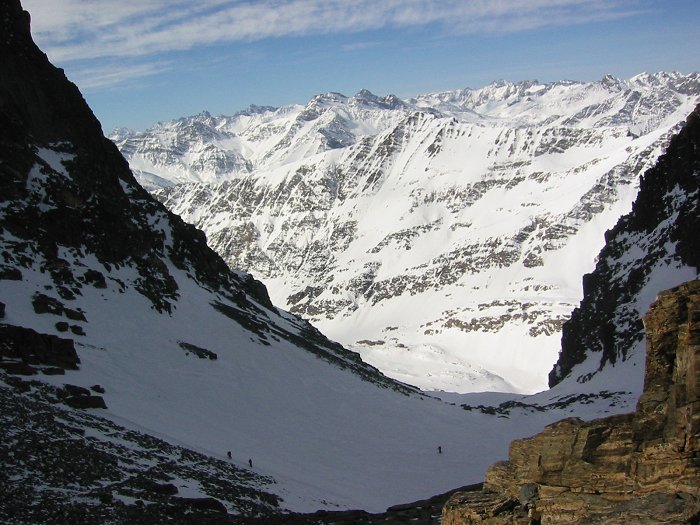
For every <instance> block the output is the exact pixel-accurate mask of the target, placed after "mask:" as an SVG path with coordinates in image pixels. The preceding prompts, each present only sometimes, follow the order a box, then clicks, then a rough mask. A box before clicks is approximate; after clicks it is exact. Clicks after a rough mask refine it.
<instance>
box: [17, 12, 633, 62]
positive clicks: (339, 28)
mask: <svg viewBox="0 0 700 525" xmlns="http://www.w3.org/2000/svg"><path fill="white" fill-rule="evenodd" d="M23 3H24V6H25V8H26V9H28V10H29V11H30V12H31V13H32V15H33V18H32V19H33V23H32V28H33V33H34V36H35V38H36V39H37V40H38V41H39V43H40V45H41V46H42V48H43V49H44V50H45V51H47V53H48V54H49V56H50V57H51V58H52V59H53V60H55V61H58V62H62V63H65V62H70V61H76V60H85V59H92V58H103V57H137V56H144V57H145V56H151V55H157V54H159V53H164V52H170V51H183V50H189V49H193V48H196V47H199V46H206V45H212V44H220V43H226V42H236V41H253V40H261V39H266V38H278V37H285V36H304V35H326V34H337V33H344V34H349V33H357V32H362V31H367V30H374V29H381V28H406V27H421V26H425V25H428V24H437V25H439V26H441V27H442V28H443V29H444V30H445V31H446V32H450V33H454V32H460V33H494V32H498V33H503V32H517V31H523V30H528V29H534V28H540V27H546V26H567V25H573V24H582V23H588V22H596V21H604V20H612V19H618V18H621V17H628V16H632V15H634V14H637V13H638V12H640V9H641V7H640V5H643V4H644V0H637V1H634V0H381V1H377V0H260V1H248V0H198V1H196V2H192V1H191V0H187V1H185V0H149V1H147V2H144V1H143V0H120V2H114V1H113V0H24V1H23Z"/></svg>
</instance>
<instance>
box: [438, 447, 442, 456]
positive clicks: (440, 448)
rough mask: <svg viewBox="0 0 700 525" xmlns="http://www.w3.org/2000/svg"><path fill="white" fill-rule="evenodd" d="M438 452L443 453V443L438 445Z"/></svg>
mask: <svg viewBox="0 0 700 525" xmlns="http://www.w3.org/2000/svg"><path fill="white" fill-rule="evenodd" d="M438 454H442V445H439V446H438Z"/></svg>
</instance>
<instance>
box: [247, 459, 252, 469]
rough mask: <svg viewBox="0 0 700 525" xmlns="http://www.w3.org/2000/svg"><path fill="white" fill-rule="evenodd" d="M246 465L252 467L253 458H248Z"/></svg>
mask: <svg viewBox="0 0 700 525" xmlns="http://www.w3.org/2000/svg"><path fill="white" fill-rule="evenodd" d="M248 466H249V467H250V468H253V460H252V459H249V460H248Z"/></svg>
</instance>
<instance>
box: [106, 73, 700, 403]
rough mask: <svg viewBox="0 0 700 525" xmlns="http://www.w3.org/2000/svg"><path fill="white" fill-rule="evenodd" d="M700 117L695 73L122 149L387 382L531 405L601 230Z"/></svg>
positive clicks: (230, 122) (234, 261) (334, 109)
mask: <svg viewBox="0 0 700 525" xmlns="http://www.w3.org/2000/svg"><path fill="white" fill-rule="evenodd" d="M699 101H700V75H698V74H697V73H694V74H688V75H684V74H680V73H656V74H641V75H637V76H635V77H633V78H630V79H626V80H622V79H616V78H613V77H611V76H606V77H604V78H603V79H601V80H600V81H598V82H588V83H581V82H570V81H561V82H553V83H549V84H543V83H539V82H534V81H525V82H519V83H510V82H496V83H493V84H491V85H489V86H486V87H484V88H480V89H464V90H459V91H450V92H444V93H433V94H427V95H421V96H419V97H416V98H414V99H410V100H403V101H402V100H399V99H397V98H396V97H393V96H391V95H389V96H386V97H380V96H376V95H373V94H372V93H370V92H368V91H367V90H363V91H361V92H359V93H357V94H356V95H354V96H350V97H348V96H344V95H341V94H339V93H326V94H322V95H318V96H316V97H313V98H312V99H311V100H310V101H309V102H308V103H307V104H305V105H296V106H287V107H282V108H269V107H251V108H249V109H248V110H246V111H244V112H241V113H238V114H235V115H233V116H212V115H211V114H208V113H202V114H200V115H195V116H191V117H184V118H181V119H177V120H174V121H171V122H166V123H160V124H158V125H156V126H154V127H152V128H151V129H149V130H146V131H144V132H139V133H136V132H128V131H126V130H120V131H119V132H118V133H116V134H115V135H113V137H112V138H113V139H114V140H115V142H116V143H117V145H118V147H119V148H120V150H121V151H122V152H123V153H124V155H125V156H126V158H127V159H128V160H129V163H130V165H131V167H132V169H133V170H134V172H135V173H136V175H137V177H138V178H139V180H140V181H141V182H142V183H143V184H144V185H147V187H149V188H151V189H152V190H154V195H155V196H156V197H157V198H158V199H159V200H160V201H162V202H163V203H164V204H165V205H166V206H167V207H168V208H169V209H171V210H173V211H175V212H176V213H178V214H180V215H181V216H182V217H183V218H184V219H185V220H186V221H189V222H191V223H193V224H195V225H197V226H198V227H199V228H202V230H203V231H205V233H206V235H207V239H208V241H209V243H210V245H211V246H212V247H213V248H214V249H215V250H216V251H217V252H218V253H219V254H220V255H221V256H222V257H223V258H224V260H225V261H226V262H227V263H228V264H229V265H230V266H231V267H234V268H241V269H244V270H246V271H249V272H251V273H253V274H254V275H255V276H256V277H257V278H259V279H261V280H263V281H264V282H266V283H267V284H268V286H269V288H270V293H271V296H272V298H273V300H274V302H275V303H276V304H280V305H283V306H285V307H286V308H288V309H290V311H292V312H294V313H297V314H299V315H302V316H304V317H305V318H308V319H310V320H311V321H312V322H313V323H314V325H315V326H317V327H319V329H320V330H321V331H323V333H325V334H327V335H329V337H331V338H333V339H336V340H338V341H340V342H342V343H344V344H346V345H349V346H350V347H351V348H354V349H356V350H357V351H359V352H360V353H361V355H362V356H363V359H365V360H366V361H367V362H369V363H371V364H373V365H375V366H377V367H378V368H380V369H381V370H382V371H383V372H384V373H386V374H388V375H390V376H392V377H394V378H396V379H399V380H401V381H405V382H408V383H410V384H414V385H417V386H419V387H421V388H424V389H427V390H448V391H458V392H465V391H483V390H497V391H516V392H535V391H540V390H543V389H544V388H546V386H547V371H548V370H550V369H551V367H552V365H553V364H554V362H555V361H556V358H557V357H556V356H557V352H558V351H559V349H560V339H561V327H562V325H563V324H564V322H566V321H567V320H568V319H569V316H570V315H571V311H572V310H573V309H574V307H575V306H577V305H578V303H579V301H580V300H581V281H580V280H581V276H582V275H583V274H585V273H589V272H591V271H592V270H593V268H594V266H595V256H596V254H597V253H598V252H599V251H600V249H601V248H602V247H603V244H604V232H605V231H606V230H608V229H609V228H611V227H612V226H614V224H615V222H616V221H617V220H618V219H619V217H620V216H622V215H624V214H625V213H627V212H629V210H630V207H631V204H632V201H633V200H634V198H635V196H636V194H637V191H638V187H639V178H640V176H641V175H642V174H643V173H644V171H645V170H646V169H648V168H650V167H651V166H652V165H653V164H654V162H655V161H656V158H657V157H658V156H659V155H660V154H661V153H662V152H663V150H664V148H665V147H666V146H667V145H668V140H669V138H670V136H671V135H672V134H673V133H674V132H676V131H677V130H678V129H679V127H680V125H681V124H682V122H683V121H684V120H685V118H686V116H687V115H688V114H689V113H690V112H691V111H692V109H693V108H694V107H695V105H696V104H697V103H698V102H699ZM158 187H160V189H158ZM494 349H497V350H494Z"/></svg>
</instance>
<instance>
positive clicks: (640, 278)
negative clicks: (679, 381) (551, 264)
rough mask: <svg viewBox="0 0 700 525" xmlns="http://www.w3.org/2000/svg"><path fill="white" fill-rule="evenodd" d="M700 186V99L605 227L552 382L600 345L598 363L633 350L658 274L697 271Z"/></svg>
mask: <svg viewBox="0 0 700 525" xmlns="http://www.w3.org/2000/svg"><path fill="white" fill-rule="evenodd" d="M699 187H700V107H698V108H696V109H695V111H693V113H691V114H690V116H689V117H688V118H687V121H686V124H685V126H684V128H683V129H682V130H681V131H680V132H679V133H678V135H676V136H675V137H674V138H673V139H672V141H671V143H670V145H669V146H668V149H667V151H666V153H665V154H664V155H662V156H661V157H660V158H659V159H658V162H657V164H656V165H655V166H654V167H653V168H651V169H650V170H648V171H647V172H646V173H645V174H644V176H643V177H642V179H641V184H640V190H639V195H638V196H637V199H636V201H635V202H634V205H633V209H632V211H631V213H629V214H628V215H625V216H624V217H622V218H621V219H620V220H619V222H618V223H617V225H616V226H615V227H614V228H613V229H612V230H609V231H608V232H607V233H606V236H605V237H606V245H605V247H604V248H603V250H602V251H601V252H600V255H599V256H598V262H597V264H596V268H595V270H594V271H593V272H592V273H590V274H587V275H585V276H584V277H583V291H584V298H583V300H582V301H581V304H580V306H579V307H578V308H576V309H575V310H574V312H573V314H572V316H571V319H570V320H569V321H567V322H566V323H565V324H564V326H563V330H562V349H561V352H560V354H559V360H558V361H557V363H556V365H555V366H554V369H553V370H552V371H551V372H550V374H549V384H550V386H554V385H556V384H557V383H559V382H560V381H561V380H562V379H564V378H565V377H566V376H567V375H569V374H571V373H572V371H574V368H575V366H576V365H578V364H579V363H582V362H583V361H584V360H585V359H586V358H587V356H590V355H591V354H592V353H594V352H600V368H602V367H603V366H605V365H606V363H615V362H616V361H617V360H619V359H625V358H627V357H628V354H629V352H630V350H631V349H632V348H634V346H635V345H636V344H637V343H639V342H640V341H641V340H642V338H643V328H642V323H641V315H642V313H643V311H644V309H645V308H646V307H647V306H648V305H649V304H650V303H651V301H652V300H653V294H655V293H656V291H657V290H656V289H653V280H654V278H655V277H658V276H659V275H661V274H664V273H666V274H667V275H668V274H669V273H671V274H673V273H674V272H676V273H678V275H682V274H681V272H680V271H679V270H681V269H682V268H684V269H685V270H684V273H683V275H686V277H685V278H686V279H687V278H692V275H690V274H692V271H693V270H694V272H695V275H696V276H697V273H698V270H699V269H700V240H699V238H698V231H700V192H699V191H698V188H699ZM682 280H683V279H682ZM677 282H678V281H677ZM650 283H651V285H650ZM670 284H672V283H666V285H667V286H668V285H670ZM657 289H658V287H657ZM576 379H577V380H579V381H585V380H586V379H587V377H585V376H584V377H578V378H576Z"/></svg>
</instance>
